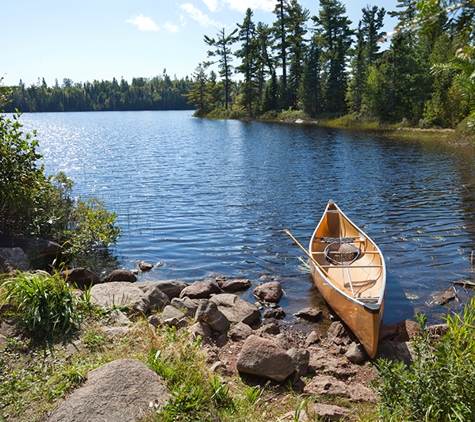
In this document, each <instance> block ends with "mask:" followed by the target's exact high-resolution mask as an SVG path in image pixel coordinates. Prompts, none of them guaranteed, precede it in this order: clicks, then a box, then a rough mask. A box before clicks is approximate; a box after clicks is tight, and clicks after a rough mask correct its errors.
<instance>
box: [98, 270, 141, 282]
mask: <svg viewBox="0 0 475 422" xmlns="http://www.w3.org/2000/svg"><path fill="white" fill-rule="evenodd" d="M113 281H126V282H129V283H135V282H136V281H137V277H136V276H135V274H134V273H133V272H132V271H129V270H124V269H122V270H114V271H112V272H111V273H110V274H108V275H107V276H106V277H104V279H103V280H102V282H103V283H111V282H113Z"/></svg>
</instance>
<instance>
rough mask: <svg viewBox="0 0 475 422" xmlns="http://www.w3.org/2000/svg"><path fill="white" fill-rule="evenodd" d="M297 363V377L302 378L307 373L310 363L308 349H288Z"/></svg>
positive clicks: (288, 352)
mask: <svg viewBox="0 0 475 422" xmlns="http://www.w3.org/2000/svg"><path fill="white" fill-rule="evenodd" d="M287 354H288V355H289V356H290V357H291V358H292V361H293V362H294V365H295V371H296V377H297V378H300V377H303V376H305V375H306V374H307V370H308V364H309V363H310V352H309V351H308V350H306V349H296V348H292V349H290V350H288V351H287Z"/></svg>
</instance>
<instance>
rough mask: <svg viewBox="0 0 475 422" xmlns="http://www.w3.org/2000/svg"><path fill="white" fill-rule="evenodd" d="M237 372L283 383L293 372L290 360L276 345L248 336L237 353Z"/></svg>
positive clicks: (268, 340)
mask: <svg viewBox="0 0 475 422" xmlns="http://www.w3.org/2000/svg"><path fill="white" fill-rule="evenodd" d="M236 366H237V369H238V371H239V372H242V373H246V374H252V375H257V376H261V377H265V378H270V379H273V380H275V381H278V382H281V381H284V380H285V379H286V378H287V377H288V376H289V375H291V374H292V373H293V372H294V371H295V364H294V362H293V361H292V358H291V357H290V356H289V355H288V354H287V353H285V351H284V350H283V349H281V348H280V347H279V346H277V344H276V343H275V342H274V341H272V340H270V339H266V338H262V337H257V336H255V335H251V336H249V337H248V338H247V339H246V340H245V342H244V345H243V347H242V349H241V352H240V353H239V356H238V359H237V362H236Z"/></svg>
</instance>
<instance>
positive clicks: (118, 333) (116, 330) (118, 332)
mask: <svg viewBox="0 0 475 422" xmlns="http://www.w3.org/2000/svg"><path fill="white" fill-rule="evenodd" d="M99 331H100V332H101V333H102V334H104V337H105V338H107V339H112V338H115V337H125V336H126V335H127V334H129V333H130V328H128V327H100V328H99Z"/></svg>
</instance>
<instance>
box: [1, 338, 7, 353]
mask: <svg viewBox="0 0 475 422" xmlns="http://www.w3.org/2000/svg"><path fill="white" fill-rule="evenodd" d="M7 344H8V339H7V338H6V337H5V336H4V335H3V334H0V351H1V350H2V349H3V348H5V347H6V345H7Z"/></svg>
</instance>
